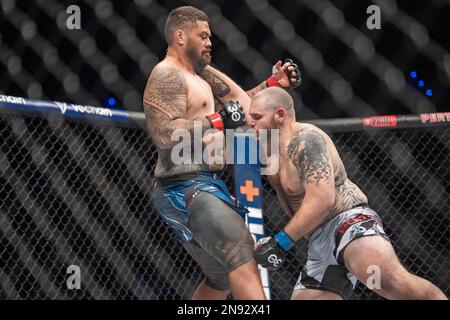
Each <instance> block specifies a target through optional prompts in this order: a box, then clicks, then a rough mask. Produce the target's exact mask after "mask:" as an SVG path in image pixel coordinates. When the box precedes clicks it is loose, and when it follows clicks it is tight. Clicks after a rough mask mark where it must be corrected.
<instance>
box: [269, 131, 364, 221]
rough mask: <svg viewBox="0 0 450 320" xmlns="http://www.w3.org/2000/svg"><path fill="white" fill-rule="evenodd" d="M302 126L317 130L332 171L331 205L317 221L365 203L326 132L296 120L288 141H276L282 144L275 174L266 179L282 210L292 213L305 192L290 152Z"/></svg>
mask: <svg viewBox="0 0 450 320" xmlns="http://www.w3.org/2000/svg"><path fill="white" fill-rule="evenodd" d="M305 130H312V131H314V132H317V133H318V134H320V136H321V137H322V138H323V139H324V140H325V143H326V149H327V151H328V153H329V157H330V159H331V165H332V169H333V172H334V183H335V194H336V198H335V199H336V200H335V203H334V206H333V207H332V209H331V210H330V211H329V213H328V214H327V215H326V216H325V217H324V219H323V220H322V222H321V224H322V223H324V222H325V221H327V220H329V219H331V218H333V217H335V216H336V215H338V214H339V213H341V212H344V211H346V210H349V209H351V208H353V207H354V206H356V205H358V204H367V197H366V195H365V194H364V193H363V192H362V191H361V190H360V189H359V188H358V187H357V186H356V185H355V184H354V183H353V182H352V181H350V179H348V177H347V172H346V170H345V167H344V164H343V163H342V160H341V158H340V156H339V154H338V152H337V150H336V147H335V146H334V144H333V142H332V141H331V139H330V138H329V137H328V135H327V134H325V133H324V132H323V131H322V130H320V129H319V128H317V127H316V126H314V125H311V124H306V123H296V134H295V135H294V136H292V137H290V141H280V146H285V147H282V148H280V154H279V170H278V172H277V174H275V175H272V176H269V181H270V183H271V185H272V187H273V188H274V189H275V191H276V192H277V196H278V200H279V201H280V204H281V206H282V207H283V209H284V211H286V212H287V213H289V214H290V215H291V216H293V215H294V214H295V212H296V211H297V210H298V208H300V206H301V205H302V201H303V197H304V195H305V191H304V188H303V186H302V183H301V181H300V179H301V174H302V173H299V172H298V171H299V170H298V168H297V167H296V166H295V165H294V163H293V161H292V159H291V158H292V157H291V156H290V152H292V151H291V150H294V149H295V148H296V147H298V144H299V139H298V135H299V134H301V133H302V132H305ZM269 165H270V164H269Z"/></svg>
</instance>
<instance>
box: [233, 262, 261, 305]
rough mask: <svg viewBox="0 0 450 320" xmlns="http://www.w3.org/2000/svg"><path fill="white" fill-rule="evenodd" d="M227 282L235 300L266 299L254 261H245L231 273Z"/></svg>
mask: <svg viewBox="0 0 450 320" xmlns="http://www.w3.org/2000/svg"><path fill="white" fill-rule="evenodd" d="M228 280H229V282H230V287H231V292H232V294H233V297H234V298H235V299H236V300H265V299H266V295H265V294H264V290H263V287H262V283H261V277H260V275H259V270H258V267H257V265H256V262H255V260H250V261H247V262H246V263H244V264H242V265H240V266H239V267H237V268H236V269H234V270H233V271H231V272H230V273H229V275H228Z"/></svg>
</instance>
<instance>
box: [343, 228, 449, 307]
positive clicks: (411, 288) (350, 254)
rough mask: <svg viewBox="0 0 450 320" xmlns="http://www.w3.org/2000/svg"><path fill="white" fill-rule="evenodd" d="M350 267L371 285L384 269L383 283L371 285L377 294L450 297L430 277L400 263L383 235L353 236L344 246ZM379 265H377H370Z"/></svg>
mask: <svg viewBox="0 0 450 320" xmlns="http://www.w3.org/2000/svg"><path fill="white" fill-rule="evenodd" d="M344 250H345V251H344V255H343V258H344V262H345V265H346V267H347V269H348V270H349V271H350V272H351V273H353V274H354V275H355V276H356V277H357V278H358V279H359V281H361V282H362V283H363V284H364V285H366V286H367V284H368V282H367V281H368V280H370V282H372V278H371V279H369V277H371V276H372V275H374V273H373V272H371V270H377V268H379V271H380V275H379V276H380V280H381V281H380V285H379V286H378V287H377V286H374V285H371V286H370V287H372V288H371V289H372V290H374V291H375V292H376V293H377V294H379V295H381V296H383V297H385V298H388V299H434V300H438V299H447V297H446V296H445V295H444V293H443V292H442V291H441V290H440V289H439V288H438V287H436V286H435V285H433V284H432V283H431V282H429V281H428V280H425V279H423V278H420V277H418V276H416V275H413V274H411V273H409V272H408V271H407V270H406V269H405V268H404V267H403V266H402V264H401V263H400V261H399V259H398V257H397V255H396V254H395V251H394V248H393V247H392V245H391V244H390V243H389V242H388V241H387V240H386V239H384V238H383V237H380V236H369V237H361V238H359V239H356V240H353V241H352V242H351V243H350V244H349V245H348V246H347V247H346V248H345V249H344ZM371 266H375V268H373V267H372V268H373V269H372V268H369V267H371Z"/></svg>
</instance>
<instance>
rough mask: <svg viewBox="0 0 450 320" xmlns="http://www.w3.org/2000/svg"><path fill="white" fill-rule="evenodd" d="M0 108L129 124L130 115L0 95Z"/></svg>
mask: <svg viewBox="0 0 450 320" xmlns="http://www.w3.org/2000/svg"><path fill="white" fill-rule="evenodd" d="M0 106H3V107H9V108H11V109H15V110H18V111H30V112H48V113H55V112H57V113H60V114H62V115H64V116H68V117H84V118H95V119H99V120H107V121H113V122H129V121H130V115H129V113H128V112H126V111H122V110H117V109H108V108H102V107H94V106H89V105H80V104H74V103H67V102H58V101H46V100H34V99H33V100H32V99H25V98H21V97H14V96H6V95H0Z"/></svg>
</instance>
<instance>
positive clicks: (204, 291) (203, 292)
mask: <svg viewBox="0 0 450 320" xmlns="http://www.w3.org/2000/svg"><path fill="white" fill-rule="evenodd" d="M229 293H230V290H217V289H214V288H211V287H210V286H208V284H207V283H206V281H205V280H203V281H202V282H200V284H199V285H198V287H197V289H195V292H194V294H193V295H192V300H225V299H226V298H227V296H228V294H229Z"/></svg>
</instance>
